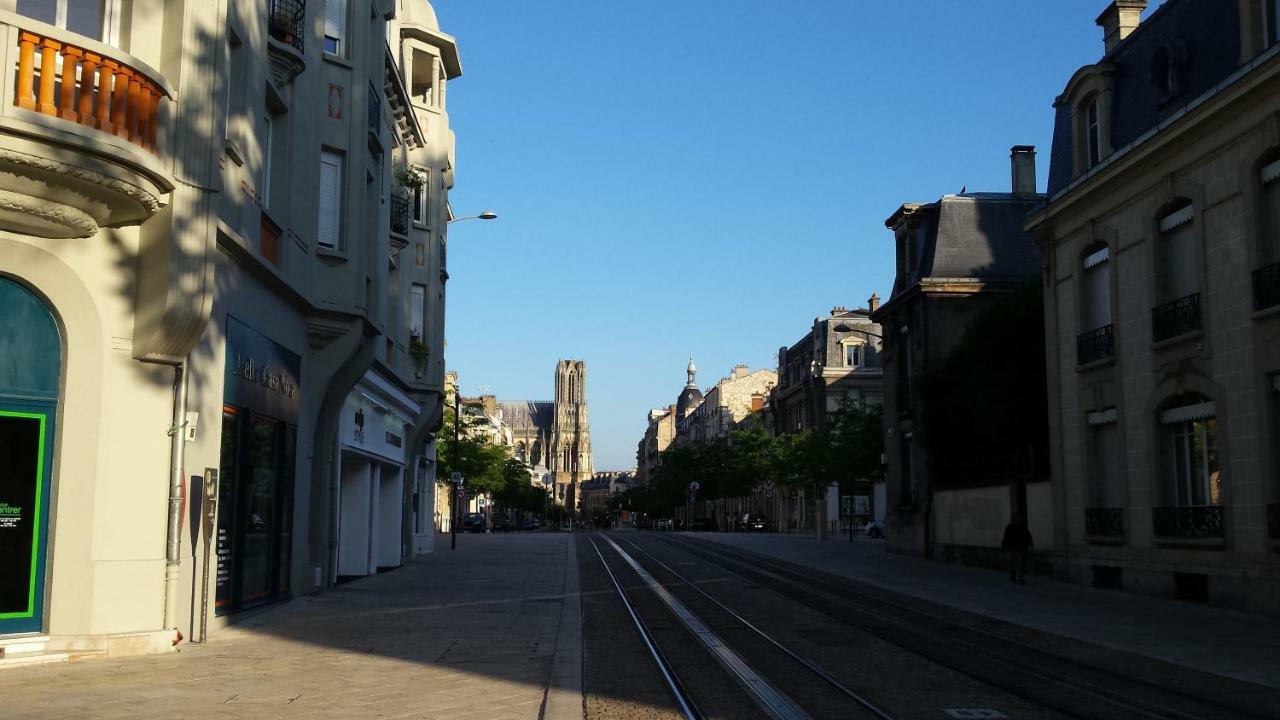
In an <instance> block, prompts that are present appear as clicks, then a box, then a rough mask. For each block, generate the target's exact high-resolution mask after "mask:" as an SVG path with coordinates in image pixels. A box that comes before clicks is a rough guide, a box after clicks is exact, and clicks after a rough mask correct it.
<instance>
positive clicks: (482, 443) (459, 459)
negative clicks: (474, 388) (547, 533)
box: [436, 408, 560, 521]
mask: <svg viewBox="0 0 1280 720" xmlns="http://www.w3.org/2000/svg"><path fill="white" fill-rule="evenodd" d="M456 423H457V417H456V416H455V414H454V412H453V408H447V409H446V410H445V413H444V426H443V428H442V429H441V430H440V434H439V437H440V442H439V443H437V445H436V463H437V467H438V470H437V477H441V478H447V477H450V476H451V475H452V474H453V472H454V471H457V472H459V473H461V474H462V477H463V481H464V485H463V489H464V490H465V491H466V494H467V497H480V496H484V497H487V498H489V499H490V500H491V501H492V507H494V508H495V509H496V510H497V511H507V510H514V511H524V512H529V513H533V514H535V515H543V516H548V517H547V519H548V520H551V521H555V520H558V519H559V514H560V511H559V510H557V506H556V504H555V503H554V502H552V499H551V493H550V491H548V490H547V489H546V488H544V487H543V486H541V485H535V484H533V483H532V482H531V478H532V476H531V474H530V468H529V466H528V465H527V464H526V463H524V462H523V461H521V460H519V459H517V458H514V457H512V456H511V453H510V448H506V447H503V446H501V445H497V444H495V443H493V442H491V441H490V439H489V437H488V435H487V434H486V433H484V432H483V428H484V420H481V419H479V418H469V417H467V416H466V415H465V414H464V415H463V417H462V426H461V427H459V428H457V429H458V431H459V432H458V433H457V434H456V436H455V433H454V429H455V428H454V426H455V424H456ZM455 437H456V438H457V440H456V442H455V441H454V438H455Z"/></svg>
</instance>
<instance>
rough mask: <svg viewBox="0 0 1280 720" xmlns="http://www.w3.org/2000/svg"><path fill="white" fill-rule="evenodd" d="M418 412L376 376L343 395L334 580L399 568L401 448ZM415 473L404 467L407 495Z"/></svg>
mask: <svg viewBox="0 0 1280 720" xmlns="http://www.w3.org/2000/svg"><path fill="white" fill-rule="evenodd" d="M418 412H419V410H418V406H417V404H415V403H414V402H413V401H412V400H411V399H410V398H409V396H408V394H407V393H406V392H405V391H404V389H402V388H400V387H398V386H397V385H396V384H395V383H394V382H393V381H392V380H389V379H388V378H387V377H385V376H384V375H382V374H380V373H378V372H376V371H375V370H370V371H369V372H367V373H365V375H364V377H363V378H361V379H360V381H359V382H358V383H356V386H355V388H354V389H352V391H351V393H350V394H349V395H347V400H346V402H345V404H344V405H343V409H342V422H341V428H340V431H339V445H340V446H341V447H340V452H341V457H342V468H341V475H340V487H339V495H338V507H337V513H338V556H337V558H336V562H337V573H336V574H337V576H338V577H358V576H362V575H373V574H375V573H377V572H378V571H379V570H380V569H386V568H391V567H398V566H399V565H400V563H401V560H402V558H403V548H402V545H403V544H404V543H403V540H402V538H403V535H402V532H403V528H404V521H405V514H406V513H405V509H406V497H405V487H406V485H405V483H406V468H405V454H406V453H405V447H404V444H405V438H406V436H407V434H408V431H409V429H410V427H411V425H412V422H411V418H413V417H416V416H417V414H418ZM417 467H418V462H417V460H416V459H415V461H414V463H413V464H412V465H410V467H409V471H410V472H409V474H410V477H409V478H408V482H409V483H410V485H409V487H410V489H411V490H412V487H413V485H412V482H413V479H414V478H413V477H412V475H414V474H415V473H414V472H413V471H414V470H416V469H417ZM410 502H411V500H410ZM410 515H411V517H410V521H412V514H411V513H410Z"/></svg>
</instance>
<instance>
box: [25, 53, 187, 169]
mask: <svg viewBox="0 0 1280 720" xmlns="http://www.w3.org/2000/svg"><path fill="white" fill-rule="evenodd" d="M17 36H18V71H17V74H16V76H15V79H16V81H17V82H16V83H15V85H14V88H15V90H14V97H13V104H14V105H17V106H18V107H20V108H25V109H27V110H32V111H34V112H38V113H42V114H44V115H49V116H51V117H56V118H61V119H62V120H66V121H68V122H73V123H78V124H80V125H84V126H85V127H91V128H97V129H98V130H101V131H103V132H106V133H111V134H112V135H115V136H116V137H119V138H123V139H125V140H128V141H129V142H131V143H133V144H135V145H138V146H140V147H143V148H146V149H148V150H151V151H152V152H154V151H155V149H156V135H157V127H156V126H157V119H158V114H157V112H156V109H157V108H158V107H159V104H160V100H161V99H162V98H166V97H168V96H169V93H168V92H167V91H166V90H165V89H164V87H163V86H162V84H161V83H160V82H157V81H156V80H155V79H154V78H151V77H148V76H147V75H146V74H145V73H144V72H143V71H141V70H139V69H137V68H134V67H130V66H129V65H127V64H125V63H124V62H121V61H119V60H116V59H113V58H110V57H107V56H105V55H102V54H99V53H97V52H95V51H93V50H90V49H87V48H83V47H79V46H77V45H74V44H71V43H67V42H62V41H61V40H59V39H57V38H54V37H45V36H44V35H39V34H37V33H34V32H30V31H27V30H19V31H18V33H17Z"/></svg>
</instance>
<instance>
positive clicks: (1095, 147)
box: [1084, 97, 1102, 167]
mask: <svg viewBox="0 0 1280 720" xmlns="http://www.w3.org/2000/svg"><path fill="white" fill-rule="evenodd" d="M1084 114H1085V118H1084V136H1085V146H1086V148H1087V150H1088V156H1087V157H1088V160H1089V164H1088V167H1094V166H1095V165H1097V164H1098V163H1099V162H1102V127H1101V123H1100V122H1099V118H1098V99H1097V98H1096V97H1095V98H1091V99H1090V100H1089V101H1088V104H1087V105H1086V106H1085V111H1084Z"/></svg>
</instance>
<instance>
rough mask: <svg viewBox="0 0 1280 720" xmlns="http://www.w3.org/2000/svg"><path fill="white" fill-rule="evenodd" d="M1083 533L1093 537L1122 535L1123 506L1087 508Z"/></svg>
mask: <svg viewBox="0 0 1280 720" xmlns="http://www.w3.org/2000/svg"><path fill="white" fill-rule="evenodd" d="M1084 534H1085V535H1088V536H1089V537H1094V538H1122V537H1124V508H1087V509H1085V511H1084Z"/></svg>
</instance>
